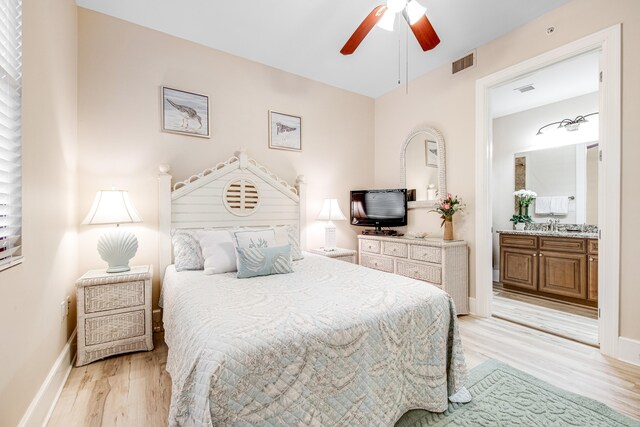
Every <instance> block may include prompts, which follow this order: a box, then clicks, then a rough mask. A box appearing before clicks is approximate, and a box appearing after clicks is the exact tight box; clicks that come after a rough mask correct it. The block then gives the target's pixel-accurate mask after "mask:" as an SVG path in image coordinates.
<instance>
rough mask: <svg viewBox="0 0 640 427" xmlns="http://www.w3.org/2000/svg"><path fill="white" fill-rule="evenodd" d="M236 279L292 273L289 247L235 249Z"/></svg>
mask: <svg viewBox="0 0 640 427" xmlns="http://www.w3.org/2000/svg"><path fill="white" fill-rule="evenodd" d="M236 255H237V259H238V279H247V278H250V277H257V276H270V275H272V274H287V273H293V267H292V266H291V245H286V246H272V247H266V248H262V247H254V248H240V247H238V248H236Z"/></svg>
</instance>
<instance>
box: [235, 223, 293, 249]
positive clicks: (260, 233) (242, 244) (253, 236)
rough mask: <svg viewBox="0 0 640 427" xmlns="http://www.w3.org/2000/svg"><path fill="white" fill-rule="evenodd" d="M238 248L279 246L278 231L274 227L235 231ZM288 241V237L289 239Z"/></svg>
mask: <svg viewBox="0 0 640 427" xmlns="http://www.w3.org/2000/svg"><path fill="white" fill-rule="evenodd" d="M233 235H234V238H235V244H236V246H237V247H238V248H241V249H249V248H271V247H274V246H277V244H276V232H275V230H274V229H273V228H265V229H259V230H256V229H253V230H251V229H249V230H237V231H235V232H233ZM287 241H288V239H287Z"/></svg>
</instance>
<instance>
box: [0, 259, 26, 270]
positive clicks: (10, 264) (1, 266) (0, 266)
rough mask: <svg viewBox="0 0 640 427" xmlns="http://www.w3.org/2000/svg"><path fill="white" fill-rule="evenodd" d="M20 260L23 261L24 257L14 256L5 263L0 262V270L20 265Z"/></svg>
mask: <svg viewBox="0 0 640 427" xmlns="http://www.w3.org/2000/svg"><path fill="white" fill-rule="evenodd" d="M22 261H24V257H16V258H15V259H12V260H11V261H9V262H8V263H6V264H0V272H1V271H4V270H8V269H10V268H11V267H15V266H16V265H20V264H22Z"/></svg>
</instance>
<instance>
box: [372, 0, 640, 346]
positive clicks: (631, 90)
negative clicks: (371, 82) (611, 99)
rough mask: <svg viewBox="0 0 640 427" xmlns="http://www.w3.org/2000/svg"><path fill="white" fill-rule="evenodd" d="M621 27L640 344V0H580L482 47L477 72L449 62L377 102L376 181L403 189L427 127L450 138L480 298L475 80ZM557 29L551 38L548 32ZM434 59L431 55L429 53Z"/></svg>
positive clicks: (630, 323)
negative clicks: (408, 157) (407, 148)
mask: <svg viewBox="0 0 640 427" xmlns="http://www.w3.org/2000/svg"><path fill="white" fill-rule="evenodd" d="M617 23H622V24H623V30H622V31H623V43H622V45H623V64H622V65H623V76H622V81H623V97H622V114H623V116H622V126H623V128H622V172H621V173H622V230H623V233H622V240H621V254H622V259H621V282H622V283H621V287H622V290H621V296H620V297H621V334H622V335H623V336H626V337H629V338H634V339H640V327H639V326H638V325H640V311H638V310H637V305H638V301H640V286H637V285H638V283H637V282H638V281H637V272H636V269H635V267H634V258H635V252H636V249H635V248H636V246H637V242H638V241H639V240H640V228H639V227H638V222H637V220H636V216H637V212H640V198H639V197H637V190H636V189H635V188H634V187H635V186H637V183H638V181H640V171H639V170H638V168H637V167H636V166H635V163H636V162H637V159H639V158H640V144H637V135H638V134H639V133H640V122H638V120H637V119H636V118H637V117H638V116H640V101H638V93H640V75H639V74H638V69H640V2H639V1H637V0H612V1H607V2H605V1H602V0H573V1H572V2H570V3H568V4H566V5H565V6H563V7H560V8H558V9H556V10H554V11H552V12H550V13H548V14H546V15H544V16H542V17H540V18H538V19H536V20H534V21H532V22H530V23H529V24H527V25H525V26H523V27H520V28H518V29H517V30H515V31H513V32H511V33H509V34H507V35H506V36H504V37H501V38H499V39H496V40H494V41H492V42H490V43H488V44H486V45H484V46H480V47H479V48H478V60H477V64H478V65H477V67H476V68H474V69H471V70H467V71H465V72H463V73H462V74H460V75H457V76H455V77H452V76H451V75H450V66H449V65H445V66H443V67H441V68H439V69H437V70H435V71H433V72H431V73H429V74H427V75H425V76H423V77H421V78H419V79H417V80H416V81H414V82H412V83H411V85H410V93H409V95H406V94H405V93H404V89H397V90H395V91H393V92H391V93H389V94H387V95H385V96H382V97H380V98H378V99H376V103H375V114H376V124H375V139H376V156H375V181H376V185H378V186H381V187H386V186H393V185H397V184H398V182H399V175H398V174H399V170H398V167H397V162H396V161H392V160H390V159H396V158H398V156H399V151H400V147H401V144H402V142H403V141H402V139H403V138H404V136H405V135H406V134H407V133H408V132H409V131H410V130H411V129H413V128H414V127H415V126H416V125H417V124H419V123H424V122H426V123H428V124H430V125H432V126H434V127H436V128H437V129H439V130H440V131H442V133H443V134H444V138H445V141H446V144H447V180H448V182H447V186H448V189H449V190H450V191H452V192H455V193H458V194H459V195H460V196H462V197H463V198H465V199H466V201H467V203H468V209H467V212H466V214H464V215H462V216H460V217H458V218H456V220H455V227H456V235H457V237H459V238H462V239H466V240H467V241H469V245H470V247H471V258H470V261H471V262H470V268H471V294H472V295H475V277H474V272H475V251H474V247H475V242H474V233H475V229H474V214H473V210H474V185H475V182H474V181H475V172H474V170H475V164H474V162H475V146H474V144H475V83H476V80H477V79H478V78H480V77H483V76H486V75H488V74H491V73H493V72H496V71H498V70H501V69H504V68H506V67H508V66H510V65H513V64H516V63H519V62H521V61H524V60H526V59H529V58H531V57H533V56H536V55H538V54H541V53H544V52H546V51H549V50H551V49H553V48H556V47H558V46H561V45H563V44H566V43H569V42H571V41H574V40H576V39H578V38H580V37H583V36H586V35H588V34H591V33H594V32H596V31H598V30H601V29H604V28H607V27H609V26H611V25H615V24H617ZM551 25H553V26H555V27H556V31H555V32H554V33H553V35H551V36H547V35H546V33H545V29H546V28H547V27H549V26H551ZM427 55H428V54H427ZM409 220H410V221H411V222H412V226H411V227H410V229H411V228H414V229H425V230H431V231H434V232H439V227H438V226H439V222H438V220H437V217H436V215H435V214H429V213H427V212H426V210H420V211H417V210H416V211H413V212H411V215H410V216H409Z"/></svg>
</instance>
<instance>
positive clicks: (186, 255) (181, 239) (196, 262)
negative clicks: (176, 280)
mask: <svg viewBox="0 0 640 427" xmlns="http://www.w3.org/2000/svg"><path fill="white" fill-rule="evenodd" d="M171 243H172V244H173V263H174V264H175V267H176V271H184V270H202V269H203V268H204V258H203V256H202V250H201V249H200V244H199V243H198V240H197V239H196V236H195V232H194V231H189V230H174V231H173V232H172V233H171Z"/></svg>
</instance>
